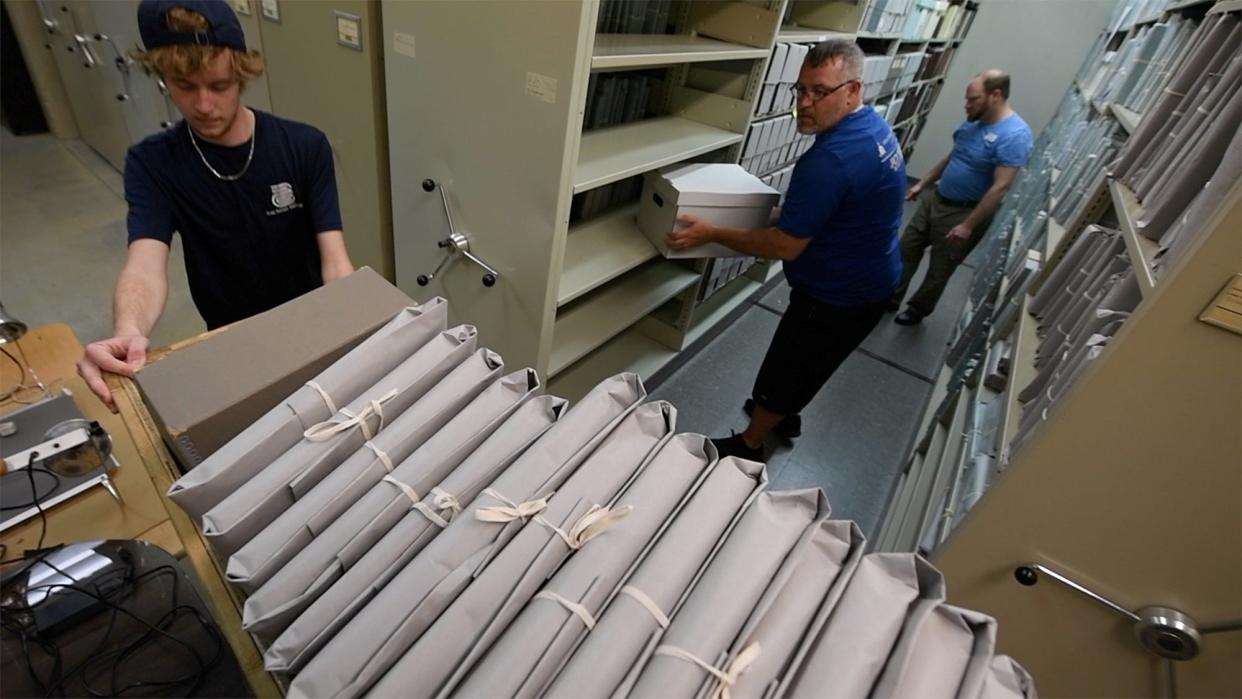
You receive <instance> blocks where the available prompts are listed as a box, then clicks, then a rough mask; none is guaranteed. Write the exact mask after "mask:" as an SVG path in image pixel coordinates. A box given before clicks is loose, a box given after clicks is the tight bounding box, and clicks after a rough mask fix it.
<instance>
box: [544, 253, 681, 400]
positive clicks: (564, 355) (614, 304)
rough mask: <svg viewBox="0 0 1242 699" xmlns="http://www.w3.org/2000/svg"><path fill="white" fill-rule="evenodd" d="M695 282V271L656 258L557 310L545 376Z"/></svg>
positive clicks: (557, 370)
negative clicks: (550, 354) (550, 352)
mask: <svg viewBox="0 0 1242 699" xmlns="http://www.w3.org/2000/svg"><path fill="white" fill-rule="evenodd" d="M698 280H699V274H698V272H695V271H693V270H691V269H688V268H686V267H683V266H681V265H679V264H677V263H675V262H669V261H667V260H659V261H655V262H653V263H651V264H648V265H646V266H644V267H641V268H639V269H636V270H634V271H633V272H630V273H629V274H627V275H625V276H623V277H621V278H620V279H617V280H616V281H614V282H613V283H612V284H609V285H608V286H606V287H604V288H601V289H598V290H597V291H596V292H595V293H593V294H591V295H590V296H586V297H584V298H582V299H580V300H579V301H578V302H577V303H575V304H574V305H572V306H570V307H568V308H566V309H563V310H561V311H559V312H558V313H557V315H556V325H555V326H554V328H553V330H552V333H553V334H552V356H551V357H550V358H549V360H548V375H549V376H555V375H557V374H558V373H560V372H561V371H562V370H564V369H566V368H567V367H569V365H571V364H573V363H574V362H576V361H578V360H579V359H581V358H582V357H584V356H586V355H587V354H588V353H589V352H590V351H591V350H593V349H595V348H597V347H599V346H600V345H603V344H604V343H605V342H608V341H609V340H611V339H612V338H613V337H616V336H617V335H619V334H620V333H621V332H623V331H624V330H626V329H627V328H629V327H630V326H632V325H634V323H636V322H638V321H639V319H641V318H642V317H643V316H645V315H647V314H648V313H650V312H652V311H654V310H655V309H656V308H658V307H659V306H660V304H662V303H664V302H665V301H667V300H669V299H671V298H673V297H674V296H676V295H677V294H678V293H680V292H681V291H682V290H684V289H685V288H686V287H688V286H690V285H692V284H694V283H695V282H697V281H698Z"/></svg>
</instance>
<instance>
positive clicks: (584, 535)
mask: <svg viewBox="0 0 1242 699" xmlns="http://www.w3.org/2000/svg"><path fill="white" fill-rule="evenodd" d="M633 511H634V507H633V506H632V505H626V506H625V507H618V508H617V509H615V510H614V509H611V508H608V507H600V506H599V505H593V506H592V507H591V509H589V510H587V511H586V514H584V515H582V516H581V517H579V518H578V521H577V522H574V525H573V526H572V527H570V528H569V531H568V532H566V531H564V530H563V529H561V528H560V527H558V526H556V525H555V524H552V523H551V522H549V521H548V520H547V519H546V518H544V517H543V516H542V515H539V516H537V517H535V521H536V522H538V523H540V524H542V525H543V526H545V527H547V528H548V529H551V530H552V531H554V532H556V535H557V536H559V537H561V541H564V542H565V545H566V546H568V547H569V548H571V549H573V550H575V551H576V550H578V549H580V548H582V547H583V546H584V545H585V544H586V542H588V541H590V540H591V539H594V538H595V537H597V536H599V535H600V534H603V533H604V532H606V531H608V529H609V528H610V527H612V525H614V524H616V523H617V522H620V521H621V520H623V519H625V518H626V517H627V516H628V515H629V514H630V513H631V512H633Z"/></svg>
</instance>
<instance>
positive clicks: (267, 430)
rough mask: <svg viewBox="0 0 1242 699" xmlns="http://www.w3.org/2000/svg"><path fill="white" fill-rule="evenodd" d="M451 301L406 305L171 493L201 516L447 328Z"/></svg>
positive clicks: (183, 506) (195, 515)
mask: <svg viewBox="0 0 1242 699" xmlns="http://www.w3.org/2000/svg"><path fill="white" fill-rule="evenodd" d="M447 317H448V303H447V302H446V301H445V300H444V299H442V298H439V297H436V298H433V299H431V300H430V301H427V302H426V303H424V304H422V305H419V306H413V307H410V308H406V309H405V310H403V311H401V312H400V313H398V314H397V315H396V316H394V317H393V319H392V320H390V321H388V323H387V324H386V325H384V327H382V328H380V329H379V330H376V331H375V332H374V333H372V334H371V336H370V337H368V338H367V339H365V340H363V341H362V343H361V344H359V345H358V346H357V347H355V348H354V349H352V350H350V351H349V352H348V353H346V354H345V356H343V357H341V358H340V359H338V360H337V361H336V362H334V363H333V364H332V366H330V367H328V368H327V369H325V370H324V371H322V372H320V374H319V375H318V376H316V377H315V378H314V379H313V380H311V381H308V382H307V383H306V385H305V386H303V387H301V388H299V389H298V390H297V391H294V393H293V395H291V396H289V397H288V398H286V399H285V400H284V402H282V403H281V404H280V405H278V406H276V407H275V408H272V409H271V410H269V411H268V412H267V413H266V414H265V415H264V416H263V417H261V418H259V419H258V420H257V421H256V422H255V423H254V424H252V425H250V426H249V427H247V428H246V429H244V430H242V432H241V433H240V434H238V435H237V436H236V437H234V438H233V439H232V440H230V441H229V442H228V443H227V444H225V445H224V446H222V447H220V449H218V450H217V451H216V452H215V453H214V454H212V455H211V456H209V457H207V458H206V459H205V460H204V461H203V463H201V464H199V465H198V466H197V467H195V468H194V469H193V470H191V471H190V472H189V473H187V474H185V475H184V476H182V477H181V478H178V479H177V482H175V483H173V484H172V487H171V488H169V489H168V497H169V499H171V500H172V501H173V502H175V503H177V505H178V506H180V507H181V509H183V510H185V511H186V513H187V514H189V515H190V517H192V518H194V519H195V520H197V519H198V518H200V517H202V516H203V514H204V513H206V512H207V510H210V509H211V508H212V507H215V506H216V505H217V504H219V502H220V501H221V500H223V499H224V498H225V497H226V496H228V495H229V494H230V493H232V492H233V491H235V490H237V489H238V488H240V487H241V486H242V485H243V484H244V483H245V482H246V481H248V480H250V479H251V478H253V477H254V475H255V474H256V473H258V472H259V471H260V470H261V469H263V468H264V467H265V466H267V465H268V464H270V463H272V462H273V461H275V460H276V458H277V457H279V456H280V455H281V454H283V453H285V452H286V451H288V450H289V448H290V447H292V446H293V445H294V444H297V443H298V441H299V440H301V439H302V433H303V432H305V431H306V429H307V428H308V427H310V426H311V425H314V424H316V423H319V422H322V421H324V420H327V419H328V418H330V417H332V414H333V413H335V412H336V411H337V406H342V405H347V404H349V403H350V402H351V401H353V400H354V399H355V398H357V397H358V396H359V395H360V394H361V393H362V392H363V391H364V390H366V389H367V388H370V387H371V386H372V385H374V384H375V382H376V381H378V380H379V379H380V378H381V377H383V376H384V375H385V374H387V373H388V372H390V371H392V370H393V369H394V368H396V366H397V365H398V364H400V363H401V362H402V360H404V359H405V358H406V357H408V356H410V355H411V354H413V353H414V352H415V351H416V350H418V348H420V347H422V346H423V345H424V344H426V343H427V342H428V341H429V340H431V339H432V338H433V337H435V336H436V335H437V334H439V333H440V332H442V331H443V330H444V328H445V327H446V323H445V319H446V318H447Z"/></svg>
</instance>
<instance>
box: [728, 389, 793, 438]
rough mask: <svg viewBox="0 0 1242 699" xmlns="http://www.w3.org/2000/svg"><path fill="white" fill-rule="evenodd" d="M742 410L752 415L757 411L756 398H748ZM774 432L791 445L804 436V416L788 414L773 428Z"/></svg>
mask: <svg viewBox="0 0 1242 699" xmlns="http://www.w3.org/2000/svg"><path fill="white" fill-rule="evenodd" d="M742 410H743V411H744V412H745V413H746V414H747V415H751V414H753V413H754V412H755V399H754V398H747V399H746V402H745V403H744V404H743V405H742ZM772 434H774V435H776V436H777V437H780V438H781V440H783V441H784V443H785V446H790V445H791V444H792V443H793V440H795V439H797V438H799V437H801V436H802V416H801V415H786V416H785V419H784V420H781V421H780V422H778V423H776V427H774V428H772Z"/></svg>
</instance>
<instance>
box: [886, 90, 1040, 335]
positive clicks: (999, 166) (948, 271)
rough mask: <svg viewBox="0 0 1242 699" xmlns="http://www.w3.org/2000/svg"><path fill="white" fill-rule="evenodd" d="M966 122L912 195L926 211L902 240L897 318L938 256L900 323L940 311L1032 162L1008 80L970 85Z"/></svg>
mask: <svg viewBox="0 0 1242 699" xmlns="http://www.w3.org/2000/svg"><path fill="white" fill-rule="evenodd" d="M965 108H966V121H964V122H962V125H961V126H959V127H957V130H956V131H954V132H953V151H952V152H950V153H949V155H948V157H946V158H945V159H944V160H941V161H940V162H939V163H937V164H936V166H935V167H933V168H932V169H931V172H929V173H927V176H926V177H924V178H923V179H921V180H919V181H918V183H917V184H915V185H914V186H912V187H910V189H909V191H908V192H907V193H906V198H907V199H909V200H915V199H917V200H918V202H919V208H918V210H917V211H915V213H914V217H913V218H911V219H910V224H909V225H908V226H906V230H905V233H903V234H902V236H901V262H902V266H903V267H904V269H903V271H902V275H901V284H900V286H898V288H897V291H896V293H894V294H893V301H892V304H891V306H890V310H894V311H895V310H897V309H898V308H900V307H901V300H902V298H903V297H904V296H905V295H906V288H907V287H908V286H909V284H910V278H911V277H913V276H914V271H915V270H916V269H918V266H919V261H920V260H922V259H923V251H924V250H926V249H927V248H931V255H930V259H929V260H928V263H927V275H926V276H925V277H924V278H923V283H922V284H921V285H920V286H919V288H918V291H915V292H914V295H913V296H911V297H910V300H909V301H908V302H907V307H906V310H904V311H902V312H901V313H899V314H898V315H897V317H896V318H894V320H895V321H896V322H897V323H898V324H899V325H916V324H918V323H920V322H922V320H923V319H924V318H926V317H927V316H928V315H931V312H932V311H933V310H935V308H936V302H937V301H939V300H940V295H941V294H942V293H944V287H945V285H946V284H948V283H949V278H950V277H952V276H953V270H955V269H957V266H958V265H960V264H961V263H962V260H965V259H966V256H967V255H969V254H970V251H971V250H973V249H974V248H975V245H977V244H978V243H979V241H980V240H981V239H982V238H983V236H984V234H986V233H987V230H988V225H989V224H990V223H991V221H992V214H993V213H994V212H995V211H996V208H997V207H998V206H1000V202H1001V200H1002V199H1004V198H1005V193H1006V192H1008V191H1009V186H1010V185H1011V184H1012V183H1013V180H1014V177H1016V176H1017V174H1018V170H1020V169H1021V168H1022V166H1023V165H1025V164H1026V159H1027V158H1028V157H1030V155H1031V148H1032V147H1033V139H1032V138H1031V127H1029V126H1027V124H1026V122H1025V121H1023V120H1022V117H1020V116H1018V113H1017V112H1015V111H1014V110H1013V109H1011V108H1010V107H1009V75H1007V74H1006V73H1003V72H1001V71H999V70H986V71H984V72H982V73H980V74H979V75H976V76H975V78H974V79H973V80H971V81H970V83H968V84H967V85H966V104H965Z"/></svg>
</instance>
